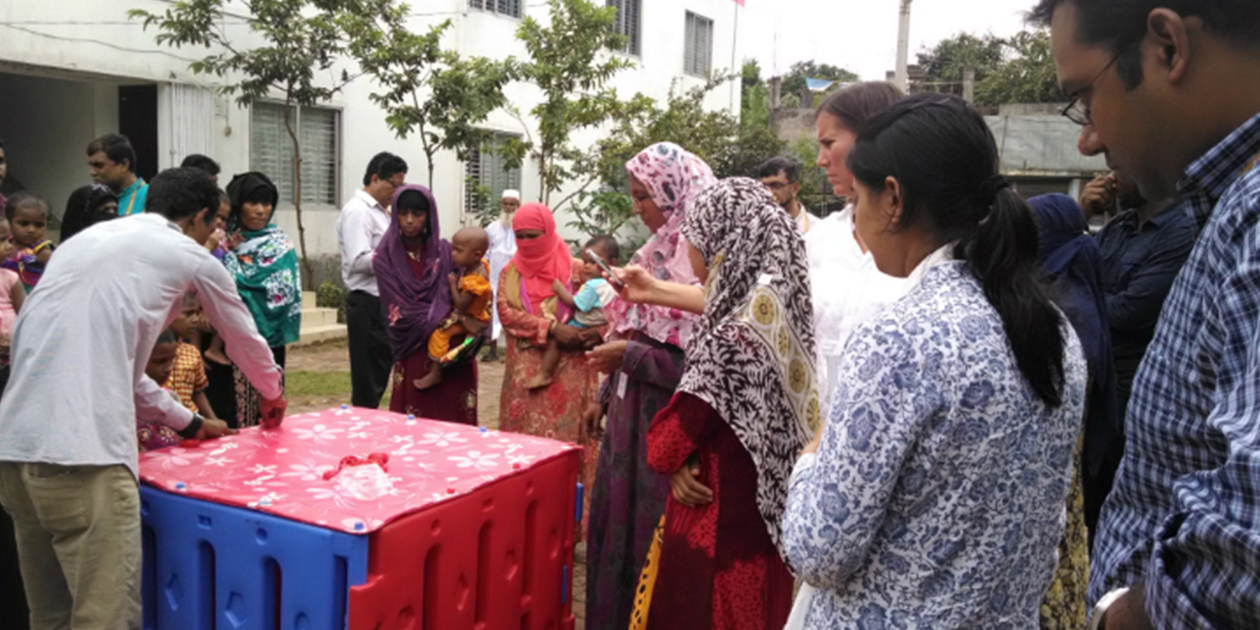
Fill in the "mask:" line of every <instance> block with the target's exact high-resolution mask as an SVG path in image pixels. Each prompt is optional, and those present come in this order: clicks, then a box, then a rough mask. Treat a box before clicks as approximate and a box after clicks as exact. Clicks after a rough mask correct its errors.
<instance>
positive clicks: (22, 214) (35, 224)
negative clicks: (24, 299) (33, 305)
mask: <svg viewBox="0 0 1260 630" xmlns="http://www.w3.org/2000/svg"><path fill="white" fill-rule="evenodd" d="M4 215H5V218H6V219H8V220H9V225H10V227H11V229H12V231H13V245H14V250H15V251H13V252H12V253H11V254H10V255H8V256H6V257H5V259H4V262H3V263H2V266H3V267H4V268H6V269H12V270H13V271H16V272H17V274H18V276H19V277H20V278H21V279H22V286H23V287H24V288H25V290H26V292H27V293H30V292H31V291H32V290H34V289H35V285H36V284H38V283H39V278H40V276H42V275H44V265H47V264H48V259H49V258H52V253H53V244H52V241H50V240H48V239H46V238H44V233H45V232H46V231H47V230H48V202H47V201H44V198H43V197H40V196H39V195H32V194H30V193H25V192H22V193H18V194H16V195H14V196H13V198H12V199H10V200H9V203H8V205H7V206H6V207H5V209H4Z"/></svg>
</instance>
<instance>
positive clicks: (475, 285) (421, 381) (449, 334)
mask: <svg viewBox="0 0 1260 630" xmlns="http://www.w3.org/2000/svg"><path fill="white" fill-rule="evenodd" d="M489 247H490V237H489V236H488V235H487V234H486V231H485V230H483V229H481V228H479V227H467V228H464V229H462V230H460V231H458V232H456V233H455V236H454V237H452V238H451V262H453V263H455V266H456V267H457V268H459V272H458V273H452V274H451V275H450V276H449V277H448V278H447V280H448V281H449V282H450V285H451V302H452V303H453V304H454V309H453V310H452V311H451V314H450V316H448V317H447V318H446V319H445V320H444V321H443V322H442V325H441V326H439V327H438V329H437V330H435V331H433V334H432V335H430V336H429V358H430V359H432V360H433V367H432V368H431V369H430V370H429V373H428V374H426V375H425V376H424V377H423V378H418V379H416V380H415V382H414V385H415V386H416V388H417V389H428V388H430V387H433V386H434V385H437V384H438V383H441V382H442V372H441V370H440V368H441V359H442V358H443V357H445V356H446V355H447V353H449V352H450V351H451V340H452V339H454V338H455V337H459V336H465V335H467V334H468V330H467V329H465V328H464V324H463V321H462V317H461V316H463V315H468V316H469V317H473V318H474V319H476V320H477V321H480V322H483V323H487V324H488V323H489V322H490V305H491V303H492V302H493V300H494V293H493V292H492V289H491V287H490V265H489V264H488V263H487V262H486V260H485V258H484V256H485V254H486V250H487V249H489Z"/></svg>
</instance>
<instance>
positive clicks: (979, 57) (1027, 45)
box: [912, 30, 1063, 107]
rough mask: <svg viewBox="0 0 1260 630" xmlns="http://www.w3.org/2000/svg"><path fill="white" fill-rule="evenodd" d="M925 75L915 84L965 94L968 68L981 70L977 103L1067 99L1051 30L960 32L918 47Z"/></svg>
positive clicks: (980, 105) (977, 82) (977, 89)
mask: <svg viewBox="0 0 1260 630" xmlns="http://www.w3.org/2000/svg"><path fill="white" fill-rule="evenodd" d="M918 59H919V66H920V67H921V68H922V70H923V72H924V79H923V81H922V83H920V84H919V85H918V86H912V90H914V89H917V90H919V91H938V92H948V93H952V94H959V95H961V94H962V87H963V86H962V82H963V72H964V70H966V69H967V68H973V69H975V72H976V77H975V78H976V105H977V106H979V107H996V106H998V105H1003V104H1006V103H1052V102H1058V101H1060V100H1062V99H1063V94H1062V92H1060V91H1059V87H1058V80H1057V78H1056V76H1055V69H1054V59H1053V58H1052V57H1051V56H1050V34H1049V33H1048V32H1046V31H1045V30H1037V31H1027V30H1026V31H1021V32H1019V33H1016V34H1015V35H1014V36H1012V37H1009V38H1001V37H995V36H993V35H991V34H988V35H983V36H979V37H977V36H975V35H971V34H969V33H959V34H957V35H955V36H953V37H950V38H948V39H944V40H941V41H940V42H938V43H937V44H936V46H934V47H932V48H931V49H930V50H924V51H921V52H919V53H918Z"/></svg>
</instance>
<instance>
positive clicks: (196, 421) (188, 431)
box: [175, 413, 206, 440]
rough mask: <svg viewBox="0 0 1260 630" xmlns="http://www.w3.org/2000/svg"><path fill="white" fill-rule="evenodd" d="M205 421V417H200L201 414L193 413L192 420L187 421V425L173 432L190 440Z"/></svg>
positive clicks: (195, 435)
mask: <svg viewBox="0 0 1260 630" xmlns="http://www.w3.org/2000/svg"><path fill="white" fill-rule="evenodd" d="M205 423H206V419H205V418H202V417H201V414H199V413H194V414H193V417H192V421H190V422H189V423H188V426H186V427H184V429H183V430H182V431H176V432H175V433H177V434H179V437H182V438H184V439H185V440H191V439H193V438H195V437H197V432H198V431H201V426H202V425H203V424H205Z"/></svg>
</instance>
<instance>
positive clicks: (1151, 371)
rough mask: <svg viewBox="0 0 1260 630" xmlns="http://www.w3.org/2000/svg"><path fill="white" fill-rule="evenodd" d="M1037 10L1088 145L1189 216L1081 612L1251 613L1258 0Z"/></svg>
mask: <svg viewBox="0 0 1260 630" xmlns="http://www.w3.org/2000/svg"><path fill="white" fill-rule="evenodd" d="M1032 17H1033V19H1034V20H1036V21H1038V22H1040V23H1042V24H1049V25H1050V27H1051V49H1052V52H1053V54H1054V59H1055V64H1056V66H1057V67H1058V75H1059V83H1060V85H1061V87H1062V88H1063V91H1064V93H1066V94H1067V95H1068V96H1069V98H1070V100H1071V104H1069V105H1068V107H1067V108H1065V109H1064V112H1063V113H1064V115H1065V116H1068V117H1069V118H1071V119H1072V120H1074V121H1076V122H1077V123H1079V124H1081V125H1082V126H1083V128H1082V133H1081V139H1080V149H1081V152H1082V153H1086V154H1096V153H1100V152H1103V151H1107V152H1108V153H1109V155H1110V157H1111V159H1112V160H1113V161H1114V162H1115V164H1116V165H1117V166H1118V167H1119V168H1120V169H1123V170H1124V171H1125V172H1126V173H1127V174H1128V176H1129V177H1131V178H1132V179H1134V180H1136V181H1137V182H1138V184H1139V187H1140V188H1141V191H1142V194H1143V196H1145V197H1146V198H1147V199H1163V198H1167V197H1170V196H1172V195H1174V194H1178V195H1180V196H1181V198H1182V200H1183V201H1184V202H1185V204H1186V206H1187V212H1189V213H1190V216H1191V219H1192V220H1193V222H1194V225H1195V228H1196V230H1197V232H1198V241H1197V243H1196V245H1195V248H1194V250H1193V252H1192V253H1191V255H1190V258H1189V260H1188V261H1187V262H1186V264H1185V266H1184V267H1183V268H1182V270H1181V273H1180V275H1179V276H1178V277H1177V280H1176V281H1175V282H1174V284H1173V287H1172V291H1171V293H1170V294H1169V296H1168V300H1167V301H1166V302H1165V304H1164V309H1163V312H1162V314H1161V317H1160V322H1159V325H1158V327H1157V329H1156V332H1155V338H1154V340H1153V341H1152V343H1151V345H1150V348H1149V350H1148V351H1147V354H1146V357H1145V359H1144V360H1143V362H1142V365H1141V367H1140V368H1139V370H1138V373H1137V377H1136V380H1135V381H1134V386H1133V397H1132V399H1131V400H1130V402H1129V408H1128V412H1127V416H1126V419H1125V422H1126V427H1125V431H1126V444H1125V456H1124V461H1123V462H1122V463H1121V464H1120V470H1119V472H1118V473H1117V476H1116V484H1115V487H1114V489H1113V490H1112V493H1111V495H1110V496H1109V497H1108V498H1107V502H1106V504H1105V505H1104V506H1103V511H1102V515H1101V520H1100V526H1099V531H1098V533H1097V538H1096V543H1095V545H1094V559H1093V560H1094V565H1093V567H1092V568H1091V575H1090V592H1089V595H1090V600H1091V602H1098V607H1097V608H1096V609H1095V612H1094V615H1093V617H1094V618H1093V619H1092V620H1091V621H1092V623H1093V624H1094V627H1106V628H1107V629H1108V630H1117V629H1120V630H1123V629H1126V628H1152V627H1158V628H1260V326H1258V324H1260V168H1256V162H1257V161H1258V160H1260V2H1258V1H1257V0H1041V1H1040V4H1039V5H1038V6H1037V8H1036V9H1034V11H1033V16H1032ZM1126 588H1127V589H1128V590H1127V591H1126V590H1125V589H1126ZM1100 600H1101V601H1100Z"/></svg>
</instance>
